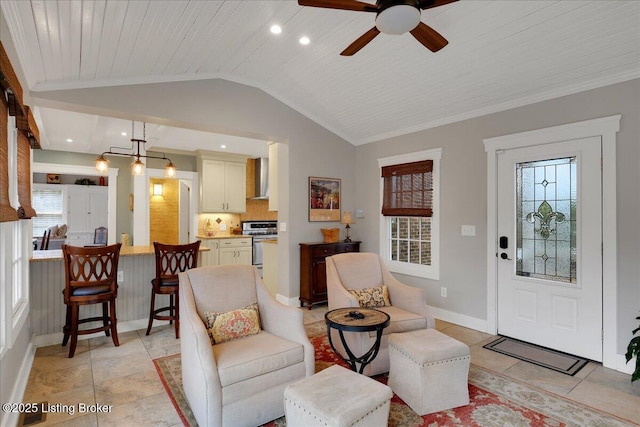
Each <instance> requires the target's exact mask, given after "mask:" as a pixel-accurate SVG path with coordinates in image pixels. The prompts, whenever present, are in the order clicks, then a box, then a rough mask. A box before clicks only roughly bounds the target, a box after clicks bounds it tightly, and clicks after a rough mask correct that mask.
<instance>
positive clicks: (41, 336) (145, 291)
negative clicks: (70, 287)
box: [30, 254, 168, 345]
mask: <svg viewBox="0 0 640 427" xmlns="http://www.w3.org/2000/svg"><path fill="white" fill-rule="evenodd" d="M118 271H122V272H123V273H124V280H123V281H122V282H120V283H118V298H117V299H116V313H117V318H118V330H119V331H122V330H130V329H132V327H133V326H135V327H136V328H140V327H145V326H146V320H147V319H148V318H149V304H150V302H151V279H152V278H153V277H154V275H155V259H154V255H153V254H144V255H129V256H122V255H121V256H120V260H119V262H118ZM30 274H31V284H30V286H31V289H30V291H31V328H32V334H33V335H34V336H35V342H36V343H37V344H38V345H43V344H45V343H52V342H56V341H57V338H58V336H59V337H60V339H61V337H62V327H63V326H64V321H65V313H66V306H65V304H64V300H63V296H62V290H63V289H64V265H63V262H62V259H52V260H46V261H45V260H38V261H32V262H31V263H30ZM165 303H166V304H165ZM164 305H168V296H164V295H159V296H158V297H157V298H156V307H159V306H164ZM101 313H102V306H101V305H100V304H94V305H90V306H84V307H81V308H80V316H81V317H90V316H97V315H101ZM163 323H165V322H160V321H154V326H156V325H157V326H159V325H161V324H163ZM132 325H133V326H132ZM53 334H55V336H50V335H53ZM46 336H50V337H46ZM91 336H92V335H85V336H84V337H81V338H87V337H91Z"/></svg>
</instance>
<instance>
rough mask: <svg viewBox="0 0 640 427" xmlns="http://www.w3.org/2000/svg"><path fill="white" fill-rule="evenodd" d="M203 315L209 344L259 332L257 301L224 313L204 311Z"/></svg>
mask: <svg viewBox="0 0 640 427" xmlns="http://www.w3.org/2000/svg"><path fill="white" fill-rule="evenodd" d="M204 317H205V319H207V323H206V327H207V332H208V333H209V339H210V340H211V345H213V344H220V343H222V342H225V341H231V340H235V339H238V338H242V337H246V336H248V335H255V334H259V333H260V312H259V311H258V303H253V304H250V305H248V306H246V307H244V308H240V309H238V310H232V311H227V312H224V313H219V312H214V311H206V312H205V313H204Z"/></svg>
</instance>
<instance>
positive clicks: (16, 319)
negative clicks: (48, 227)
mask: <svg viewBox="0 0 640 427" xmlns="http://www.w3.org/2000/svg"><path fill="white" fill-rule="evenodd" d="M8 123H9V132H8V149H9V150H8V171H9V200H10V201H11V205H12V206H13V207H18V206H19V202H18V150H17V140H18V131H17V129H15V118H13V117H10V118H9V121H8ZM0 227H1V229H0V230H1V235H2V238H1V239H0V275H1V277H3V279H4V280H2V281H0V295H2V302H3V306H2V307H1V308H2V310H1V311H0V357H1V356H2V355H4V353H5V352H6V351H7V350H9V349H10V348H12V347H13V345H14V344H15V340H16V338H17V337H18V335H19V333H20V331H21V330H22V328H23V327H24V325H25V323H26V321H27V319H28V318H29V255H30V246H29V244H28V242H30V241H31V220H17V221H9V222H5V223H2V224H0Z"/></svg>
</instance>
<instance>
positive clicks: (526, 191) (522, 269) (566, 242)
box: [515, 156, 577, 284]
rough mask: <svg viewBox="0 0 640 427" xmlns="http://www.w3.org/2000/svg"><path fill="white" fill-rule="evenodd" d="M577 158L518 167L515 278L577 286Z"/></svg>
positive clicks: (527, 163)
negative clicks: (531, 278) (544, 280)
mask: <svg viewBox="0 0 640 427" xmlns="http://www.w3.org/2000/svg"><path fill="white" fill-rule="evenodd" d="M576 173H577V167H576V157H575V156H573V157H565V158H560V159H550V160H541V161H533V162H523V163H516V165H515V174H516V274H517V275H518V276H523V277H533V278H537V279H546V280H556V281H559V282H565V283H573V284H575V283H576V256H577V253H576V197H577V186H576V182H577V176H576Z"/></svg>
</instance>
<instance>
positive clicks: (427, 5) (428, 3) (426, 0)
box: [419, 0, 458, 10]
mask: <svg viewBox="0 0 640 427" xmlns="http://www.w3.org/2000/svg"><path fill="white" fill-rule="evenodd" d="M456 1H458V0H420V4H419V7H420V9H422V10H424V9H431V8H434V7H438V6H444V5H445V4H449V3H453V2H456Z"/></svg>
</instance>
